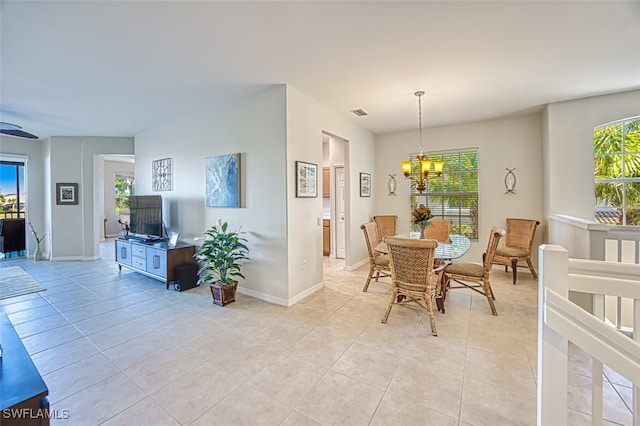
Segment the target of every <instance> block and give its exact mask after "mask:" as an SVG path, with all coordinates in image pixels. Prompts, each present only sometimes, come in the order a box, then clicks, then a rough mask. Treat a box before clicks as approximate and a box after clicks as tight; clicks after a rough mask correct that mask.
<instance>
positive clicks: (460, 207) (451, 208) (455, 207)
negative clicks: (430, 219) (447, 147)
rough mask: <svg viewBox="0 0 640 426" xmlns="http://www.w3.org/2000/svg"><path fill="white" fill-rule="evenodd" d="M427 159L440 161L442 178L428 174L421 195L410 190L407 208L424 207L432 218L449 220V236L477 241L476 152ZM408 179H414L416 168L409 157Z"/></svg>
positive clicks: (451, 153) (441, 154)
mask: <svg viewBox="0 0 640 426" xmlns="http://www.w3.org/2000/svg"><path fill="white" fill-rule="evenodd" d="M426 159H427V160H432V161H444V168H443V171H442V175H441V176H440V177H436V175H435V174H434V175H433V176H432V175H429V180H428V182H427V190H426V191H424V192H423V193H419V192H417V191H415V188H413V187H412V188H411V209H414V208H415V207H416V206H418V205H420V204H424V205H425V206H427V207H428V208H429V209H430V210H431V213H432V214H433V216H434V218H435V219H448V220H450V221H451V233H452V234H461V235H465V236H467V237H469V238H470V239H478V150H477V149H473V150H465V151H458V152H443V153H432V154H429V155H427V156H426ZM411 162H412V164H413V167H412V171H411V173H412V176H413V177H416V178H417V177H418V173H420V165H419V162H418V158H417V157H416V156H412V157H411Z"/></svg>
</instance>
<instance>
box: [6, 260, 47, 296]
mask: <svg viewBox="0 0 640 426" xmlns="http://www.w3.org/2000/svg"><path fill="white" fill-rule="evenodd" d="M43 290H46V288H44V287H42V286H41V285H40V284H38V283H37V282H36V280H34V279H33V278H31V275H29V274H27V273H26V272H25V271H24V269H22V268H21V267H19V266H9V267H8V268H0V299H6V298H8V297H14V296H21V295H23V294H29V293H35V292H38V291H43Z"/></svg>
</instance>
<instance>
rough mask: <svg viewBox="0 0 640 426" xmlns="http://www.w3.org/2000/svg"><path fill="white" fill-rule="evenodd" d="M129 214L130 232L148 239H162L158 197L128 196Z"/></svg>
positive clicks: (160, 200)
mask: <svg viewBox="0 0 640 426" xmlns="http://www.w3.org/2000/svg"><path fill="white" fill-rule="evenodd" d="M129 214H130V218H129V221H130V223H129V227H130V232H132V233H134V234H140V235H147V236H149V237H159V238H162V237H163V232H162V228H163V226H162V197H161V196H160V195H131V196H129Z"/></svg>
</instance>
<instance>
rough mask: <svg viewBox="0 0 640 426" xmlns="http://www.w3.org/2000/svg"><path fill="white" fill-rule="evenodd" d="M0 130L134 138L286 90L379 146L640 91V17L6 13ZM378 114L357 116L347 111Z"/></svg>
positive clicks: (614, 13) (496, 6)
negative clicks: (443, 128) (393, 136)
mask: <svg viewBox="0 0 640 426" xmlns="http://www.w3.org/2000/svg"><path fill="white" fill-rule="evenodd" d="M0 12H1V13H0V25H1V27H0V35H1V42H0V43H1V44H0V121H6V122H10V123H15V124H17V125H20V126H22V127H23V128H24V129H25V130H26V131H28V132H30V133H34V134H36V135H38V136H40V137H48V136H51V135H68V136H73V135H92V136H133V135H135V134H136V133H138V132H140V131H143V130H145V129H147V128H150V127H153V126H156V125H159V124H161V123H164V122H167V121H171V120H175V119H177V118H180V117H183V116H186V115H190V114H193V113H196V112H198V111H202V110H205V109H209V108H211V107H212V106H213V105H215V104H216V103H219V102H224V100H225V99H227V98H228V97H236V96H246V95H250V94H252V93H256V92H258V91H262V90H265V89H267V88H269V87H271V86H273V85H277V84H289V85H291V86H293V87H295V88H296V89H298V90H299V91H301V92H302V93H304V94H306V95H308V96H310V97H312V98H313V99H315V100H316V101H318V102H320V103H321V104H323V105H325V106H327V107H328V108H331V109H332V110H334V111H336V112H338V113H339V114H342V115H344V117H345V118H347V119H349V120H352V121H354V122H357V123H359V124H360V125H362V126H363V127H366V128H368V129H369V130H371V131H372V132H374V133H388V132H393V131H398V130H407V129H414V128H416V127H417V101H416V97H415V96H414V92H415V91H416V90H424V91H426V95H425V96H424V97H423V100H422V104H423V105H422V107H423V126H425V127H428V126H435V125H444V124H451V123H458V122H466V121H475V120H483V119H488V118H493V117H498V116H504V115H509V114H520V113H523V112H527V111H536V110H539V109H540V108H541V107H542V106H543V105H544V104H547V103H550V102H557V101H563V100H568V99H575V98H582V97H588V96H594V95H600V94H607V93H613V92H619V91H626V90H632V89H638V88H640V25H638V22H640V2H638V1H615V2H614V1H601V2H597V1H532V2H528V1H512V2H504V1H500V2H498V1H495V2H484V1H470V2H458V1H456V2H444V1H443V2H438V1H428V2H401V1H391V2H364V1H363V2H308V1H294V2H274V1H265V2H245V1H230V2H214V1H199V2H183V1H180V2H178V1H175V2H161V1H159V2H152V1H131V2H121V1H43V2H35V1H2V2H1V3H0ZM354 109H362V110H364V111H366V112H367V113H368V114H369V115H367V116H364V117H358V116H356V115H354V114H353V113H352V112H351V111H352V110H354Z"/></svg>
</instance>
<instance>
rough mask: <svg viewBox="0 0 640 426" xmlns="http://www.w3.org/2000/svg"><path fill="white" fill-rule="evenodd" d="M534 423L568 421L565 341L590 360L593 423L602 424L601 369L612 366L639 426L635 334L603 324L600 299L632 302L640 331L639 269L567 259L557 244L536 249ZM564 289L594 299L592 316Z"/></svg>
mask: <svg viewBox="0 0 640 426" xmlns="http://www.w3.org/2000/svg"><path fill="white" fill-rule="evenodd" d="M538 261H539V271H540V276H539V289H538V290H539V297H538V302H539V305H538V306H539V313H538V380H539V382H538V401H537V403H538V407H537V409H538V412H537V419H538V425H555V424H566V423H567V380H568V376H567V374H568V342H573V343H574V344H575V345H577V346H578V347H580V348H581V349H582V350H584V351H585V352H586V353H588V354H590V355H591V356H592V358H593V363H592V375H591V377H592V423H593V424H594V425H600V424H602V405H603V404H602V371H603V365H607V366H609V367H611V368H612V369H613V370H615V371H616V372H618V373H619V374H620V375H622V376H624V377H626V378H627V379H628V380H629V381H630V382H632V383H633V404H632V416H633V424H634V425H635V426H640V401H639V397H640V388H639V386H640V343H639V342H638V340H640V333H638V332H636V333H634V335H633V338H629V337H627V336H626V335H624V334H622V333H620V332H618V331H616V330H615V329H614V328H612V327H610V326H609V325H606V324H605V322H604V297H605V295H610V296H616V297H617V296H620V297H628V298H630V299H632V300H633V306H634V309H633V315H634V317H633V318H634V326H633V329H634V330H636V331H637V330H640V265H634V264H621V263H611V262H604V261H592V260H581V259H569V257H568V252H567V250H565V249H564V248H563V247H561V246H557V245H542V246H540V247H539V257H538ZM569 291H574V292H581V293H587V294H591V295H593V312H594V314H591V313H589V312H587V311H586V310H584V309H583V308H581V307H579V306H578V305H576V304H575V303H573V302H571V301H570V300H569V298H568V296H569Z"/></svg>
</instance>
